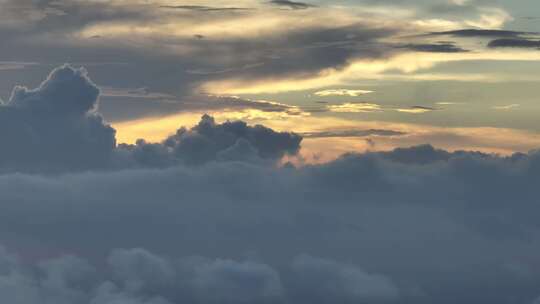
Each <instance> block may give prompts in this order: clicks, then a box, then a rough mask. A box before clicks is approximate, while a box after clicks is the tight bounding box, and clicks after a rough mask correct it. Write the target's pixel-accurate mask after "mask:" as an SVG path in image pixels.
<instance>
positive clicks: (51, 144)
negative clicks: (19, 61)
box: [0, 65, 302, 172]
mask: <svg viewBox="0 0 540 304" xmlns="http://www.w3.org/2000/svg"><path fill="white" fill-rule="evenodd" d="M99 94H100V90H99V89H98V88H97V86H96V85H95V84H94V83H93V82H92V81H91V80H90V79H89V78H88V75H87V72H86V70H85V69H83V68H80V69H75V68H72V67H71V66H69V65H64V66H62V67H59V68H57V69H55V70H53V71H52V72H51V73H50V75H49V76H48V78H47V79H46V80H45V81H44V82H43V83H42V84H41V85H40V86H39V87H38V88H36V89H33V90H30V89H27V88H25V87H16V88H15V89H14V90H13V93H12V96H11V98H10V100H9V102H8V103H7V104H4V105H1V106H0V117H1V118H2V120H1V121H0V127H2V128H1V129H2V130H1V131H0V134H1V135H2V138H3V143H4V145H3V146H4V148H3V149H2V151H0V156H1V157H0V168H1V169H2V171H21V170H22V171H36V172H41V171H71V170H76V171H78V170H91V169H109V168H113V167H118V166H128V167H129V166H138V165H143V166H147V165H160V166H161V165H164V164H173V163H177V162H183V163H186V164H201V163H205V162H208V161H215V160H218V156H219V155H221V154H222V153H225V155H227V157H232V156H231V155H230V154H231V153H233V152H235V151H237V150H235V149H233V148H238V147H242V146H245V145H249V146H250V147H252V148H253V150H254V151H256V153H255V155H256V156H257V157H258V158H260V159H261V160H262V159H266V160H274V161H275V160H279V159H280V158H281V157H283V156H284V155H286V154H289V155H294V154H296V153H297V152H298V150H299V149H300V142H301V140H302V138H301V137H300V136H298V135H295V134H292V133H286V132H275V131H273V130H271V129H269V128H265V127H263V126H260V125H259V126H253V127H252V126H248V125H247V124H245V123H243V122H240V121H236V122H226V123H223V124H216V123H215V122H214V120H213V118H212V117H210V116H207V115H206V116H203V118H202V120H201V122H200V123H199V124H198V125H197V126H195V127H194V128H193V129H191V130H187V129H185V128H181V129H179V130H178V132H177V133H176V134H175V135H173V136H171V137H169V138H168V139H166V140H165V141H164V142H163V143H161V144H147V143H146V142H144V141H143V140H141V141H139V142H138V144H137V145H132V146H130V145H121V146H119V147H117V146H116V138H115V133H116V131H115V129H113V128H112V127H110V126H109V125H107V124H106V123H105V122H104V121H103V118H102V117H101V116H100V115H99V114H98V113H97V112H96V110H97V107H98V97H99ZM106 95H107V96H108V97H119V96H122V97H129V98H146V99H162V98H171V96H168V95H163V94H158V93H149V92H148V91H147V90H146V89H137V90H111V89H107V90H106ZM217 99H218V100H224V98H221V99H220V98H217ZM229 102H230V104H231V105H232V104H233V103H237V105H236V106H237V107H242V106H245V105H246V103H249V104H253V105H254V107H255V108H260V109H262V110H263V111H289V112H291V113H292V112H293V111H294V109H293V108H292V107H288V106H285V105H280V104H277V103H272V102H263V101H253V102H252V101H245V100H241V99H238V98H229ZM239 141H240V142H239ZM238 145H240V146H238ZM153 158H156V159H153Z"/></svg>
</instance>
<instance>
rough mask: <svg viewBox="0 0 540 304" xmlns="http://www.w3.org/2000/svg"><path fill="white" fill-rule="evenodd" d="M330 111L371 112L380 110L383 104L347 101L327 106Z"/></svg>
mask: <svg viewBox="0 0 540 304" xmlns="http://www.w3.org/2000/svg"><path fill="white" fill-rule="evenodd" d="M326 108H327V109H328V111H330V112H338V113H369V112H379V111H381V110H382V108H381V106H380V105H378V104H374V103H352V102H347V103H343V104H337V105H328V106H326Z"/></svg>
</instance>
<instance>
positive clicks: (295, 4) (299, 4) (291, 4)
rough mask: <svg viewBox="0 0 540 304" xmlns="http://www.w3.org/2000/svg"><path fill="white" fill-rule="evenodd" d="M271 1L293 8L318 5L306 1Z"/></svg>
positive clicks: (274, 3)
mask: <svg viewBox="0 0 540 304" xmlns="http://www.w3.org/2000/svg"><path fill="white" fill-rule="evenodd" d="M270 3H271V4H273V5H278V6H283V7H287V8H290V9H293V10H300V9H308V8H312V7H316V6H315V5H313V4H309V3H305V2H297V1H290V0H271V1H270Z"/></svg>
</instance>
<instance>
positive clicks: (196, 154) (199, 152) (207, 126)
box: [120, 115, 302, 165]
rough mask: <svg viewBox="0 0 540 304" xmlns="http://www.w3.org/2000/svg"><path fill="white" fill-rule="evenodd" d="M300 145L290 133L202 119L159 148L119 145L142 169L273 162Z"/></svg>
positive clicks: (150, 145) (210, 118) (155, 146)
mask: <svg viewBox="0 0 540 304" xmlns="http://www.w3.org/2000/svg"><path fill="white" fill-rule="evenodd" d="M301 141H302V137H301V136H299V135H296V134H293V133H288V132H275V131H274V130H272V129H269V128H266V127H264V126H261V125H256V126H248V125H247V124H246V123H245V122H242V121H234V122H225V123H223V124H217V123H216V122H215V120H214V118H213V117H211V116H208V115H204V116H203V117H202V119H201V121H200V122H199V123H198V124H197V125H196V126H195V127H193V128H192V129H191V130H187V129H185V128H181V129H179V130H178V131H177V132H176V134H175V135H172V136H170V137H169V138H167V139H165V140H164V141H163V143H161V144H147V143H146V142H145V141H144V140H140V141H138V142H137V144H136V145H121V146H120V150H122V151H128V152H130V153H133V157H134V159H135V160H136V161H137V162H138V163H141V164H144V165H152V164H159V163H162V164H171V163H175V162H180V163H183V164H203V163H207V162H209V161H215V160H219V159H222V160H223V159H227V160H233V159H238V160H242V159H243V160H248V159H252V160H253V159H260V160H265V159H267V160H274V161H275V160H279V159H281V158H282V157H283V156H285V155H295V154H297V153H298V151H299V150H300V142H301Z"/></svg>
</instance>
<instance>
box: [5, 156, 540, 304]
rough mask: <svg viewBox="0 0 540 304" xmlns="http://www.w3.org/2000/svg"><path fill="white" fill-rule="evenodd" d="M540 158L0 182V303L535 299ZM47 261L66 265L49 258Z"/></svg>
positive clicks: (396, 159)
mask: <svg viewBox="0 0 540 304" xmlns="http://www.w3.org/2000/svg"><path fill="white" fill-rule="evenodd" d="M539 160H540V158H539V156H538V154H537V153H530V154H516V155H513V156H512V157H498V156H493V155H488V154H480V153H471V152H455V153H452V152H448V151H444V150H437V149H434V148H433V147H430V146H423V147H415V148H411V149H398V150H395V151H391V152H386V153H369V154H360V155H358V154H350V155H347V156H344V157H343V158H341V159H339V160H336V161H334V162H331V163H328V164H324V165H313V166H305V167H302V168H293V167H290V166H286V167H283V168H276V167H270V166H266V165H260V164H257V163H253V162H244V161H240V162H239V161H234V162H215V163H208V164H206V165H205V166H202V167H185V166H181V165H179V166H169V167H167V168H163V169H159V170H156V169H145V170H120V171H115V172H101V173H84V174H68V175H59V176H37V175H26V174H3V175H0V201H1V202H2V210H3V212H2V213H1V214H0V237H1V238H2V240H3V242H4V244H6V246H8V248H11V249H12V250H14V251H15V252H20V254H21V258H20V259H19V262H16V263H15V265H21V266H6V265H13V264H9V263H11V262H3V263H0V267H2V268H0V269H2V272H0V277H2V278H3V279H2V280H0V286H6V285H7V286H9V287H5V288H6V289H5V290H7V291H6V292H2V293H0V294H1V295H2V296H4V297H7V300H6V301H8V300H10V299H11V298H9V295H12V296H13V295H14V294H18V293H16V292H19V293H20V292H21V291H26V292H23V294H25V295H28V297H29V298H28V301H27V302H22V303H25V304H26V303H29V304H34V303H85V304H86V303H101V302H99V301H98V300H97V299H99V300H100V301H104V303H109V302H107V301H112V299H117V301H120V299H124V300H125V301H128V302H129V301H133V302H134V303H138V302H137V301H139V302H141V303H152V301H158V302H157V303H177V302H189V303H203V304H204V303H281V302H284V303H287V302H289V303H290V302H293V303H335V302H336V301H338V300H339V302H340V303H358V302H359V301H365V302H369V303H411V302H415V303H422V304H423V303H426V304H427V303H455V302H456V301H458V302H460V303H507V300H508V299H515V301H516V302H517V303H528V302H530V301H532V300H534V299H536V298H537V297H538V295H539V294H540V290H538V287H537V284H536V282H537V281H538V278H539V277H538V275H537V274H538V273H539V272H538V270H539V269H538V265H539V263H538V258H537V257H536V255H535V254H534V252H536V251H537V250H538V249H540V248H539V246H538V243H537V242H538V235H539V234H538V231H539V229H540V227H539V226H538V222H537V220H536V218H535V214H537V211H538V207H537V204H536V203H535V202H536V197H537V195H538V191H537V187H536V185H537V182H538V180H539V177H540V171H539V170H538V168H540V167H539V166H538V162H539ZM104 235H106V236H107V237H103V236H104ZM139 247H142V248H146V250H142V249H135V250H131V249H129V250H114V249H115V248H139ZM111 250H113V253H112V254H109V252H110V251H111ZM149 251H151V252H156V253H158V254H152V253H150V252H149ZM60 253H66V254H71V255H76V256H77V258H76V259H73V258H71V259H70V260H68V261H60V262H58V261H57V260H56V259H55V260H52V261H51V260H50V258H49V256H51V255H52V256H54V257H58V256H59V255H62V254H60ZM528 253H530V254H528ZM194 255H195V256H199V257H195V258H194V257H191V256H194ZM107 256H109V257H108V258H107ZM171 257H172V258H171ZM175 257H181V258H180V259H175ZM319 257H322V258H319ZM486 257H489V258H486ZM35 260H40V261H43V262H42V263H41V264H40V265H42V264H46V265H49V266H47V268H45V270H42V268H39V269H34V268H32V267H33V266H32V265H31V264H32V261H35ZM81 260H88V262H82V263H81V262H80V261H81ZM2 261H3V260H2ZM105 262H106V263H105ZM29 263H30V265H28V264H29ZM104 264H105V265H108V266H106V267H105V268H104V267H103V266H99V265H104ZM89 265H97V266H89ZM29 267H30V268H29ZM5 269H8V270H5ZM21 269H22V270H21ZM465 273H466V274H467V276H464V274H465ZM44 282H48V283H46V284H45V283H44ZM2 284H5V285H2ZM493 284H497V286H499V288H497V290H493V288H492V286H493ZM8 288H9V289H8ZM52 288H55V289H52ZM0 290H4V289H1V287H0ZM210 290H211V291H212V292H209V291H210ZM464 290H466V292H463V291H464ZM10 292H11V293H10ZM33 295H36V296H35V297H34V298H32V296H33ZM40 298H43V299H46V301H45V302H44V301H39V302H38V300H37V299H40ZM93 298H96V300H95V302H89V300H87V299H93ZM106 300H107V301H106ZM47 301H50V302H47Z"/></svg>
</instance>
